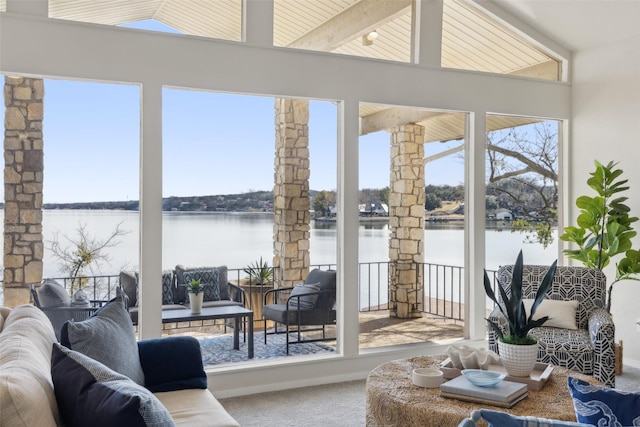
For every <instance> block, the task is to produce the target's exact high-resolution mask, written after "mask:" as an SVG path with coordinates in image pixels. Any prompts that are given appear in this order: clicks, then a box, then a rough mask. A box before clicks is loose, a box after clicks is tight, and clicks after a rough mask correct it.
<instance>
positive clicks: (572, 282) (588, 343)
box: [489, 265, 616, 387]
mask: <svg viewBox="0 0 640 427" xmlns="http://www.w3.org/2000/svg"><path fill="white" fill-rule="evenodd" d="M548 268H549V267H547V266H539V265H525V266H524V269H523V278H522V279H523V290H522V293H523V297H524V298H535V293H536V291H537V288H538V286H537V285H538V284H539V283H540V281H541V280H542V277H543V276H544V274H545V273H546V271H547V270H548ZM512 275H513V265H507V266H503V267H500V268H499V269H498V273H497V281H498V284H499V285H500V286H502V288H503V289H504V290H505V291H506V293H507V295H508V294H509V293H510V287H511V277H512ZM606 284H607V278H606V277H605V275H604V273H602V271H600V270H595V269H591V268H585V267H566V266H558V268H557V270H556V275H555V277H554V279H553V285H552V287H551V290H550V291H549V293H548V294H547V296H546V298H547V299H551V300H559V301H578V306H577V309H576V313H575V320H576V326H577V329H575V330H574V329H563V328H558V327H548V326H542V327H540V328H534V329H533V330H532V331H531V333H532V334H533V335H535V336H536V337H537V338H538V361H539V362H543V363H549V364H552V365H556V366H562V367H565V368H568V369H571V370H574V371H577V372H581V373H584V374H587V375H593V376H594V377H595V379H597V380H598V381H601V382H603V383H604V384H605V385H607V386H609V387H615V381H616V377H615V326H614V324H613V320H612V318H611V315H610V314H609V313H608V312H607V311H606V309H605V308H604V307H605V304H606ZM496 294H497V295H499V293H498V292H496ZM498 298H500V297H498ZM500 301H501V298H500ZM490 317H491V318H493V319H496V320H498V322H499V323H500V324H501V327H502V328H503V330H506V329H507V327H506V325H507V320H506V319H505V318H504V317H503V316H502V313H500V311H499V309H498V307H496V308H495V309H494V310H493V312H492V313H491V314H490ZM551 317H553V316H551ZM489 348H490V349H491V350H493V351H495V352H496V353H497V352H498V343H497V338H496V335H495V333H494V332H493V331H491V330H489Z"/></svg>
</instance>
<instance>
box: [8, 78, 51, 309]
mask: <svg viewBox="0 0 640 427" xmlns="http://www.w3.org/2000/svg"><path fill="white" fill-rule="evenodd" d="M4 102H5V107H6V110H5V118H4V124H5V130H4V305H5V306H8V307H15V306H16V305H20V304H25V303H28V302H29V285H30V284H32V283H40V282H41V281H42V259H43V252H44V244H43V241H42V178H43V176H42V174H43V169H44V165H43V139H42V118H43V102H44V82H43V80H42V79H31V78H21V77H5V84H4Z"/></svg>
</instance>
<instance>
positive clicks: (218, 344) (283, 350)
mask: <svg viewBox="0 0 640 427" xmlns="http://www.w3.org/2000/svg"><path fill="white" fill-rule="evenodd" d="M198 341H200V347H201V351H202V362H203V363H204V365H205V366H206V365H220V364H223V363H235V362H246V361H248V360H259V359H269V358H274V357H287V346H286V340H285V335H284V334H278V335H269V336H268V337H267V345H265V344H264V332H258V333H255V334H254V335H253V352H254V358H253V359H249V358H248V356H247V343H246V342H243V340H242V335H240V350H234V349H233V335H232V334H231V335H223V336H218V337H212V338H198ZM334 351H335V348H334V347H332V346H329V345H327V344H324V343H322V342H310V343H302V344H291V345H289V357H291V356H301V355H308V354H316V353H330V352H334Z"/></svg>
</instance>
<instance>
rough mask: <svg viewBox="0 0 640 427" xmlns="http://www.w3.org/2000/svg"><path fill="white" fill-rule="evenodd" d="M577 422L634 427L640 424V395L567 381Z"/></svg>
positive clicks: (599, 426)
mask: <svg viewBox="0 0 640 427" xmlns="http://www.w3.org/2000/svg"><path fill="white" fill-rule="evenodd" d="M567 385H568V387H569V392H570V393H571V397H572V398H573V407H574V409H575V411H576V418H577V419H578V421H579V422H581V423H589V424H593V425H597V426H598V427H617V426H635V425H638V420H640V393H633V392H627V391H622V390H617V389H615V388H609V387H603V386H597V385H591V384H589V383H588V382H586V381H582V380H580V379H578V378H573V377H569V378H567Z"/></svg>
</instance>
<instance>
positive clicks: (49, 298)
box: [38, 279, 71, 308]
mask: <svg viewBox="0 0 640 427" xmlns="http://www.w3.org/2000/svg"><path fill="white" fill-rule="evenodd" d="M38 299H39V300H40V306H41V307H47V308H50V307H69V305H71V298H69V293H68V292H67V290H66V289H65V288H63V287H62V285H61V284H60V283H58V282H57V281H55V280H53V279H45V280H44V281H43V282H42V285H40V289H39V290H38Z"/></svg>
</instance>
